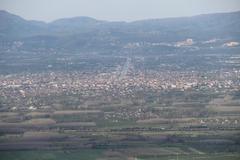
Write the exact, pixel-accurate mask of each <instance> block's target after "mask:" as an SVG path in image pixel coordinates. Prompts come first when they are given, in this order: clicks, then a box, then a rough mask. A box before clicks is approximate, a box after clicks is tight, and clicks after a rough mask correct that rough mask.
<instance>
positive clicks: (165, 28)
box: [0, 11, 240, 51]
mask: <svg viewBox="0 0 240 160" xmlns="http://www.w3.org/2000/svg"><path fill="white" fill-rule="evenodd" d="M186 39H192V40H194V41H201V42H203V41H209V40H212V39H225V40H229V41H239V40H240V11H239V12H232V13H216V14H206V15H198V16H193V17H180V18H165V19H149V20H140V21H134V22H110V21H102V20H96V19H94V18H90V17H74V18H64V19H59V20H55V21H53V22H50V23H45V22H41V21H34V20H25V19H23V18H21V17H20V16H17V15H13V14H11V13H9V12H7V11H0V41H1V42H2V43H1V44H0V47H1V48H4V47H5V48H6V46H4V45H10V44H12V43H15V42H21V45H20V46H21V47H22V48H24V49H26V48H27V49H33V48H34V49H36V48H45V49H62V50H76V51H78V50H84V51H89V50H90V51H92V50H94V51H97V50H103V49H104V50H105V49H107V50H116V49H117V50H118V49H122V48H124V47H125V48H126V46H129V44H138V45H139V44H140V43H144V44H148V43H150V44H153V43H154V44H156V43H158V44H163V43H166V44H171V43H174V42H179V41H184V40H186ZM166 46H170V45H165V47H166Z"/></svg>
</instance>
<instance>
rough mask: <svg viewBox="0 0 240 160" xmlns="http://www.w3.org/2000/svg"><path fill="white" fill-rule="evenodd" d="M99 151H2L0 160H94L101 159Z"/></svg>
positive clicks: (101, 151)
mask: <svg viewBox="0 0 240 160" xmlns="http://www.w3.org/2000/svg"><path fill="white" fill-rule="evenodd" d="M102 153H103V150H101V149H91V150H90V149H82V150H74V151H63V150H61V151H13V152H10V151H6V152H5V151H4V152H0V160H96V159H97V158H99V157H101V156H102Z"/></svg>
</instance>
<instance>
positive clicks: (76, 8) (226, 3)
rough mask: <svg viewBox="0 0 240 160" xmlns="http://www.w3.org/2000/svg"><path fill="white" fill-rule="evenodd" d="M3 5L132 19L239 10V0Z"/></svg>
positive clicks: (17, 1)
mask: <svg viewBox="0 0 240 160" xmlns="http://www.w3.org/2000/svg"><path fill="white" fill-rule="evenodd" d="M0 9H1V10H7V11H9V12H11V13H14V14H17V15H20V16H22V17H23V18H26V19H34V20H43V21H52V20H55V19H58V18H64V17H74V16H89V17H93V18H97V19H101V20H111V21H133V20H139V19H148V18H164V17H179V16H192V15H197V14H204V13H215V12H231V11H239V10H240V0H0Z"/></svg>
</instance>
